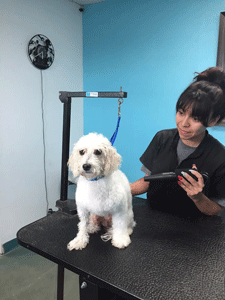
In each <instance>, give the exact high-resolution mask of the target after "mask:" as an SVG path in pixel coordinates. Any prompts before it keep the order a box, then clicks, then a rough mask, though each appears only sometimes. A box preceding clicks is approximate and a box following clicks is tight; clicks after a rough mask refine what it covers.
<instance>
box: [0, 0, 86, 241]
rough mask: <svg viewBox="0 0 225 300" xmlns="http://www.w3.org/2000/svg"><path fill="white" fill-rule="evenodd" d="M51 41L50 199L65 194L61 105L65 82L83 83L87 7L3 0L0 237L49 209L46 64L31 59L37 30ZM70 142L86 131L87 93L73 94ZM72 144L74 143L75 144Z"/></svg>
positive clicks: (77, 87)
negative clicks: (83, 10) (29, 52)
mask: <svg viewBox="0 0 225 300" xmlns="http://www.w3.org/2000/svg"><path fill="white" fill-rule="evenodd" d="M38 33H41V34H44V35H46V36H47V37H48V38H49V39H50V40H51V42H52V43H53V46H54V49H55V60H54V63H53V65H52V66H51V67H50V68H49V69H47V70H44V71H42V74H43V91H44V93H43V95H44V119H45V138H46V168H47V188H48V198H49V207H51V208H53V209H55V202H56V200H58V199H59V197H60V175H61V143H62V116H63V105H62V103H61V102H60V100H59V97H58V92H59V91H60V90H68V91H82V90H83V49H82V39H83V37H82V14H81V13H80V12H79V6H78V5H77V4H75V3H72V2H71V1H69V0H38V1H37V0H23V1H15V0H1V2H0V94H1V105H0V244H3V243H5V242H7V241H9V240H11V239H14V238H15V237H16V232H17V231H18V229H20V228H21V227H22V226H25V225H27V224H29V223H31V222H33V221H35V220H37V219H39V218H41V217H44V216H45V215H46V207H47V204H46V197H45V186H44V161H43V155H44V154H43V149H44V148H43V138H42V128H43V127H42V110H41V100H42V95H41V71H40V70H39V69H36V68H35V67H34V66H33V65H32V64H31V63H30V61H29V58H28V55H27V45H28V42H29V40H30V38H31V37H33V36H34V35H35V34H38ZM72 108H74V109H73V110H74V112H73V118H72V128H71V135H72V136H71V144H73V143H74V142H75V141H76V140H77V139H78V138H79V137H80V136H81V135H82V134H83V100H82V99H77V100H75V101H73V104H72ZM71 146H72V145H71Z"/></svg>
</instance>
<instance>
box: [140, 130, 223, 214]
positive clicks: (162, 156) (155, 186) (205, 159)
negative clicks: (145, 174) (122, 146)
mask: <svg viewBox="0 0 225 300" xmlns="http://www.w3.org/2000/svg"><path fill="white" fill-rule="evenodd" d="M179 138H180V137H179V134H178V130H177V129H168V130H162V131H160V132H158V133H157V134H156V135H155V137H154V138H153V140H152V141H151V143H150V144H149V146H148V148H147V149H146V151H145V152H144V154H143V155H142V156H141V158H140V161H141V162H142V164H143V165H144V166H145V167H146V168H147V169H148V170H150V171H151V174H152V175H154V174H158V173H163V172H174V171H175V169H182V168H183V169H187V168H189V169H191V168H192V165H193V164H195V165H196V167H197V169H198V171H200V172H207V173H208V174H209V180H208V181H207V183H206V185H205V188H204V190H203V192H204V194H205V195H206V196H207V197H208V198H209V199H210V200H213V201H215V202H218V201H220V200H224V199H225V147H224V146H223V145H222V144H221V143H220V142H219V141H218V140H216V139H215V138H213V137H212V136H211V135H210V134H208V131H206V135H205V137H204V139H203V140H202V142H201V143H200V145H199V146H198V147H197V148H196V150H195V151H194V152H193V153H192V154H191V155H189V156H188V157H187V158H186V159H185V160H183V161H182V162H181V163H180V164H178V158H177V144H178V141H179ZM147 198H148V199H149V204H150V206H151V208H153V209H157V210H161V211H165V212H168V213H172V214H175V215H179V216H187V217H198V216H200V215H202V213H201V212H200V211H199V210H198V208H197V207H196V205H195V204H194V202H193V201H192V200H191V199H190V198H189V197H188V196H187V194H186V192H185V191H184V190H183V189H182V188H181V187H180V186H179V185H178V183H177V180H175V179H173V180H164V181H155V182H150V184H149V189H148V192H147Z"/></svg>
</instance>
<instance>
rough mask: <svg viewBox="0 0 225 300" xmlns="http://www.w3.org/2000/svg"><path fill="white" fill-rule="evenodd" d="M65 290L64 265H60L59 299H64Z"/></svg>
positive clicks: (58, 280)
mask: <svg viewBox="0 0 225 300" xmlns="http://www.w3.org/2000/svg"><path fill="white" fill-rule="evenodd" d="M63 290H64V267H63V266H61V265H58V276H57V300H63Z"/></svg>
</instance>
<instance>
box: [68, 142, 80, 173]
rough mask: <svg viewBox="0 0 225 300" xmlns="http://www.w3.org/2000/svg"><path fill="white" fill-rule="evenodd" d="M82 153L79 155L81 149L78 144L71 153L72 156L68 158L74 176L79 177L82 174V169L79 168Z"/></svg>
mask: <svg viewBox="0 0 225 300" xmlns="http://www.w3.org/2000/svg"><path fill="white" fill-rule="evenodd" d="M79 161H80V155H79V151H78V149H77V147H76V144H75V146H74V148H73V151H72V153H71V155H70V158H69V160H68V164H67V165H68V166H69V167H70V169H71V171H72V173H73V176H74V177H77V176H79V175H80V170H79V166H80V163H79Z"/></svg>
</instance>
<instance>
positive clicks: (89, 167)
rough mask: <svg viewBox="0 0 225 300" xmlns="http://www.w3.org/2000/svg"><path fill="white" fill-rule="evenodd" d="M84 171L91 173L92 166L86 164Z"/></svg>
mask: <svg viewBox="0 0 225 300" xmlns="http://www.w3.org/2000/svg"><path fill="white" fill-rule="evenodd" d="M83 169H84V171H89V170H90V169H91V165H90V164H84V165H83Z"/></svg>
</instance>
